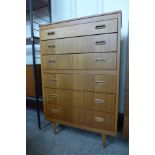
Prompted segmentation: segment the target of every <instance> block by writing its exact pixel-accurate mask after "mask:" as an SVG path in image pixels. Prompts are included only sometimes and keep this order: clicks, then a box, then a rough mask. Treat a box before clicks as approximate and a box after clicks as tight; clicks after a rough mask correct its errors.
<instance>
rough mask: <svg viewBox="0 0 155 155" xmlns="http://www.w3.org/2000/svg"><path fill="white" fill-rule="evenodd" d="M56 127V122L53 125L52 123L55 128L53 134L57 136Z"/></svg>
mask: <svg viewBox="0 0 155 155" xmlns="http://www.w3.org/2000/svg"><path fill="white" fill-rule="evenodd" d="M56 125H57V124H56V122H53V123H52V126H53V133H54V134H56V127H57V126H56Z"/></svg>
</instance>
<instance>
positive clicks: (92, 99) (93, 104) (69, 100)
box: [44, 88, 115, 113]
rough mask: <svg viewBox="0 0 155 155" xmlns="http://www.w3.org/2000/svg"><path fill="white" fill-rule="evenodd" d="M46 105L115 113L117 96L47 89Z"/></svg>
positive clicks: (45, 90)
mask: <svg viewBox="0 0 155 155" xmlns="http://www.w3.org/2000/svg"><path fill="white" fill-rule="evenodd" d="M44 92H45V104H58V105H64V106H69V107H79V108H86V109H92V110H97V111H104V112H110V113H114V112H115V94H105V93H94V92H84V91H72V90H61V89H50V88H45V89H44Z"/></svg>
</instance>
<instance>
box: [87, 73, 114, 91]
mask: <svg viewBox="0 0 155 155" xmlns="http://www.w3.org/2000/svg"><path fill="white" fill-rule="evenodd" d="M84 90H86V91H93V92H107V93H115V91H116V76H115V75H86V76H85V82H84Z"/></svg>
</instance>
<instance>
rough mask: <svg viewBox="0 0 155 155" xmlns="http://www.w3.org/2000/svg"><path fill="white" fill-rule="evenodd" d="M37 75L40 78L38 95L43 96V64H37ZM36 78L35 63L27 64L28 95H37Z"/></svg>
mask: <svg viewBox="0 0 155 155" xmlns="http://www.w3.org/2000/svg"><path fill="white" fill-rule="evenodd" d="M36 70H37V72H36V76H37V80H38V95H39V96H42V83H41V66H40V65H39V64H37V65H36ZM35 95H36V94H35V80H34V71H33V65H31V64H29V65H26V96H30V97H35Z"/></svg>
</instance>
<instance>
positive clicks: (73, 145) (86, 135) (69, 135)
mask: <svg viewBox="0 0 155 155" xmlns="http://www.w3.org/2000/svg"><path fill="white" fill-rule="evenodd" d="M26 114H27V116H26V122H27V123H26V129H27V131H26V152H27V153H26V154H27V155H128V154H129V152H128V149H129V143H128V142H127V141H124V140H123V138H122V137H121V134H118V136H117V137H110V136H109V137H107V146H106V148H103V146H102V141H101V136H100V134H96V133H93V132H88V131H84V130H80V129H75V128H69V127H65V126H60V127H58V133H57V134H56V135H54V134H53V132H52V128H51V125H48V126H46V127H44V128H43V129H42V130H38V127H37V115H36V112H35V111H34V110H31V109H27V110H26ZM41 120H42V124H43V125H45V124H46V123H48V122H47V121H46V120H44V117H43V115H42V117H41Z"/></svg>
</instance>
